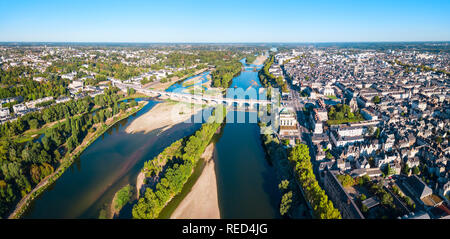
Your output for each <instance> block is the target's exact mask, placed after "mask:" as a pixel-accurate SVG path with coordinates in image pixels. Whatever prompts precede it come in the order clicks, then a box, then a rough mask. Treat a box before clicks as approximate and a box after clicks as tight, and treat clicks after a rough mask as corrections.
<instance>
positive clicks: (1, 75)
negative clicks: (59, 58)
mask: <svg viewBox="0 0 450 239" xmlns="http://www.w3.org/2000/svg"><path fill="white" fill-rule="evenodd" d="M33 72H34V71H33V70H32V69H31V68H28V67H23V66H19V67H11V68H9V69H7V70H3V69H2V68H0V84H1V86H2V87H0V99H4V98H8V97H17V96H22V97H23V99H24V100H25V101H27V100H36V99H39V98H43V97H47V96H53V97H58V96H61V95H69V91H68V90H67V86H68V85H69V83H70V82H69V81H68V80H65V79H61V78H60V77H59V76H58V77H57V76H54V75H52V76H49V81H47V82H42V83H40V82H37V81H33V80H32V79H31V77H30V75H31V74H33Z"/></svg>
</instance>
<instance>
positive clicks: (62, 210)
mask: <svg viewBox="0 0 450 239" xmlns="http://www.w3.org/2000/svg"><path fill="white" fill-rule="evenodd" d="M241 62H242V63H243V64H244V65H245V63H244V60H243V61H241ZM245 66H246V67H245V71H243V72H242V73H241V74H240V75H239V76H237V77H235V78H234V79H233V83H232V87H234V86H236V87H242V88H243V89H244V90H245V89H247V88H248V87H255V88H259V87H260V86H261V84H260V82H259V79H258V75H257V74H258V73H257V72H255V71H254V70H253V68H254V67H257V68H258V69H259V68H260V67H261V66H252V65H245ZM208 74H209V73H208ZM201 75H202V79H203V78H206V75H205V73H202V74H201ZM171 90H172V91H173V90H175V89H174V88H171ZM175 91H176V90H175ZM157 103H158V102H156V101H149V103H148V104H147V105H146V106H145V107H144V108H143V109H142V110H141V111H139V112H138V113H137V114H135V115H133V116H131V117H129V118H128V119H125V120H122V121H121V122H118V123H117V124H116V125H115V126H114V127H113V128H111V129H110V130H109V131H108V132H107V133H105V134H104V135H103V136H102V137H100V138H98V139H97V140H96V141H95V142H94V143H93V144H92V145H90V146H89V147H88V148H87V149H86V150H85V151H84V152H83V153H82V154H81V156H80V158H79V159H78V160H76V162H75V163H74V164H73V165H72V166H71V167H70V168H69V169H68V170H67V171H66V172H65V173H64V174H63V175H62V176H61V177H60V178H59V179H58V180H57V181H56V182H55V183H54V184H53V185H52V186H51V187H49V189H48V190H47V191H46V192H44V193H43V194H42V195H41V196H40V197H39V198H37V199H36V200H35V201H34V202H33V203H32V206H31V207H30V208H29V209H28V210H27V212H26V213H25V215H24V218H98V216H99V213H100V211H101V210H102V209H105V208H107V207H108V205H109V204H110V202H111V200H112V198H113V196H114V194H115V192H117V191H118V190H119V189H120V188H121V187H123V186H125V185H126V184H132V185H135V183H136V177H137V175H138V173H139V171H140V170H141V168H142V167H143V164H144V162H145V161H147V160H151V159H152V158H153V157H155V156H156V155H158V154H159V153H160V152H161V151H162V150H163V149H164V148H165V147H167V146H169V145H170V144H171V143H172V142H174V141H176V140H178V139H179V138H182V137H185V136H187V135H190V134H192V133H194V132H195V131H196V130H197V129H199V128H200V126H201V124H198V123H196V124H194V123H181V124H178V125H176V126H174V127H172V128H171V129H169V130H167V131H165V132H163V133H160V131H159V130H155V131H153V132H150V133H147V134H144V133H137V134H128V133H126V132H125V129H126V127H127V126H128V125H129V124H130V123H131V122H132V121H133V120H134V119H136V118H137V117H139V116H140V115H142V114H145V113H146V112H148V111H149V110H150V109H151V108H152V107H153V106H155V105H156V104H157ZM238 114H244V116H245V117H246V119H248V118H249V117H250V116H253V117H254V116H255V115H251V114H256V112H235V111H231V112H229V113H228V116H227V117H235V116H236V115H238ZM235 122H236V121H235ZM214 155H215V157H216V172H217V184H218V198H219V208H220V212H221V217H222V218H279V217H280V215H279V212H278V211H279V210H278V205H279V200H280V195H279V192H278V188H277V185H278V181H277V178H276V175H275V172H274V169H273V168H271V166H269V164H268V162H267V161H266V159H265V155H264V149H263V148H262V145H261V140H260V135H259V127H258V125H257V124H256V123H249V122H248V120H247V121H246V122H245V123H227V124H226V125H225V127H224V128H223V129H222V132H221V137H219V138H218V139H217V140H216V149H215V152H214ZM130 209H131V206H130V205H129V206H126V207H125V208H124V211H125V212H124V213H121V216H120V217H121V218H129V217H131V213H130V212H131V210H130Z"/></svg>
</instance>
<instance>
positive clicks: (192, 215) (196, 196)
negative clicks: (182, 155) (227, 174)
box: [170, 144, 220, 219]
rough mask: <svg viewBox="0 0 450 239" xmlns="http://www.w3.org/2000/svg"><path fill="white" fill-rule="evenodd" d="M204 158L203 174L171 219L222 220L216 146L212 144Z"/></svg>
mask: <svg viewBox="0 0 450 239" xmlns="http://www.w3.org/2000/svg"><path fill="white" fill-rule="evenodd" d="M202 158H203V159H205V163H206V165H205V168H204V169H203V171H202V174H201V175H200V177H199V178H198V180H197V182H195V184H194V186H193V187H192V189H191V191H190V192H189V194H188V195H187V196H186V197H185V198H184V199H183V201H181V203H180V205H178V207H177V209H175V211H174V212H173V213H172V215H171V216H170V218H171V219H220V211H219V200H218V197H217V182H216V172H215V167H214V144H210V145H209V146H208V147H207V148H206V150H205V152H204V153H203V155H202Z"/></svg>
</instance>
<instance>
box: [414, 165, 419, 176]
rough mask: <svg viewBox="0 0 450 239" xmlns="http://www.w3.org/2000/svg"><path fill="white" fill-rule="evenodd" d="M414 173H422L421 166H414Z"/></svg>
mask: <svg viewBox="0 0 450 239" xmlns="http://www.w3.org/2000/svg"><path fill="white" fill-rule="evenodd" d="M412 173H413V174H415V175H419V173H420V170H419V168H418V167H417V166H414V167H413V171H412Z"/></svg>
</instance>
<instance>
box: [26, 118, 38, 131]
mask: <svg viewBox="0 0 450 239" xmlns="http://www.w3.org/2000/svg"><path fill="white" fill-rule="evenodd" d="M28 124H29V125H30V128H32V129H37V128H39V121H38V120H37V119H32V120H30V121H29V122H28Z"/></svg>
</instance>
